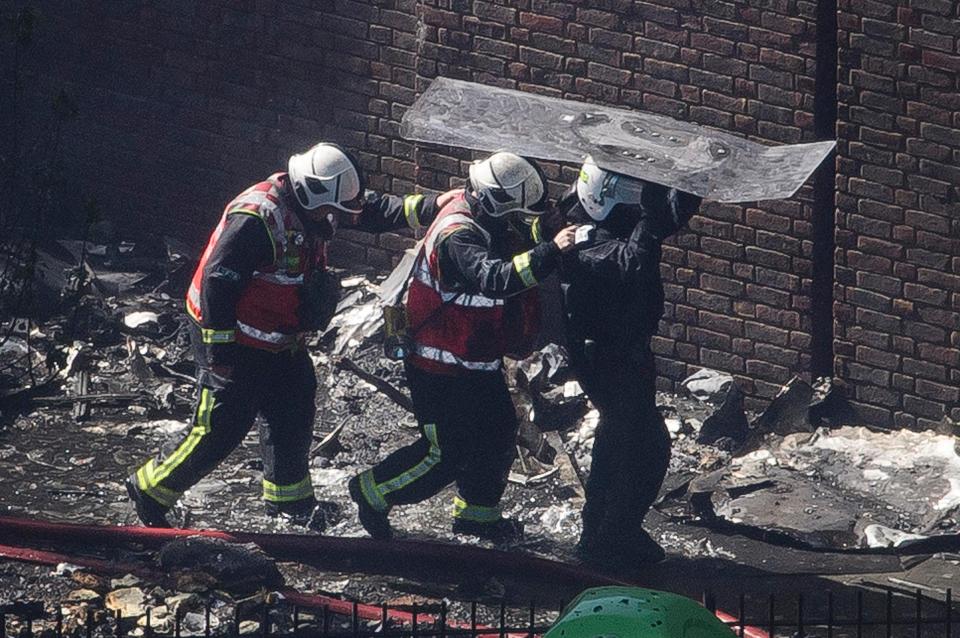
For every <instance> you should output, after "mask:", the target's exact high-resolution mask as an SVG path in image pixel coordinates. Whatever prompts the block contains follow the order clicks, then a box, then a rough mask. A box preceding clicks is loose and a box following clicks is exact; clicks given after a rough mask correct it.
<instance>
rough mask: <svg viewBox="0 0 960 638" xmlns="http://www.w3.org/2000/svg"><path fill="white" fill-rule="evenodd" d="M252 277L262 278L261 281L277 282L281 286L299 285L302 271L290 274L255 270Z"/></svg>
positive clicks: (301, 279)
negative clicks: (297, 273)
mask: <svg viewBox="0 0 960 638" xmlns="http://www.w3.org/2000/svg"><path fill="white" fill-rule="evenodd" d="M253 278H254V279H262V280H263V281H269V282H270V283H272V284H279V285H281V286H299V285H300V284H302V283H303V273H300V274H299V275H293V276H291V275H285V274H283V273H279V272H259V271H255V272H254V273H253Z"/></svg>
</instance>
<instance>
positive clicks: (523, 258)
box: [513, 250, 537, 288]
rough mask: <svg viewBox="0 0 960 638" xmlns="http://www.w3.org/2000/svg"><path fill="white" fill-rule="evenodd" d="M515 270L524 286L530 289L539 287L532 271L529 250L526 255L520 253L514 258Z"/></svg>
mask: <svg viewBox="0 0 960 638" xmlns="http://www.w3.org/2000/svg"><path fill="white" fill-rule="evenodd" d="M513 268H514V270H516V271H517V274H518V275H519V276H520V280H521V281H523V285H524V286H526V287H527V288H529V287H530V286H536V285H537V278H536V277H534V276H533V271H532V270H530V251H529V250H528V251H527V252H525V253H520V254H519V255H517V256H516V257H514V258H513Z"/></svg>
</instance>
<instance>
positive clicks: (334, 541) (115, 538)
mask: <svg viewBox="0 0 960 638" xmlns="http://www.w3.org/2000/svg"><path fill="white" fill-rule="evenodd" d="M198 536H200V537H205V538H215V539H221V540H224V541H227V542H234V543H253V544H255V545H257V546H258V547H259V548H260V549H261V550H263V551H264V552H265V553H267V554H269V555H271V556H272V557H273V558H275V559H277V560H285V561H292V562H297V563H303V564H309V565H313V566H315V567H319V568H322V569H335V570H353V571H369V572H372V573H389V572H390V571H391V570H390V569H388V568H387V567H388V566H391V565H392V566H393V569H392V571H394V572H397V573H405V572H406V571H407V570H409V568H410V567H417V568H419V569H442V568H443V567H445V566H449V565H451V564H455V565H470V566H471V570H472V571H474V572H483V571H486V572H490V573H491V574H499V575H516V576H523V575H529V574H531V573H535V574H537V575H539V576H541V577H543V578H546V579H549V580H550V581H551V582H555V583H564V584H573V585H577V586H580V587H584V586H588V585H631V583H627V582H624V581H622V580H618V579H615V578H612V577H610V576H607V575H605V574H601V573H598V572H594V571H592V570H588V569H585V568H582V567H579V566H573V565H566V564H563V563H559V562H556V561H551V560H547V559H543V558H537V557H535V556H529V555H525V554H516V553H508V552H504V551H499V550H491V549H486V548H482V547H474V546H466V545H446V544H442V543H432V542H426V541H412V540H400V541H380V540H375V539H369V538H341V537H332V536H318V535H309V536H306V535H296V534H261V533H251V532H223V531H218V530H193V529H163V528H149V527H133V526H108V525H80V524H74V523H55V522H50V521H41V520H33V519H25V518H16V517H9V516H0V540H3V541H5V542H12V543H14V544H21V543H24V542H25V541H27V540H28V539H29V542H31V543H36V542H47V543H58V544H68V545H69V544H86V545H95V546H109V547H115V546H117V545H121V544H137V545H141V546H144V547H151V548H159V547H160V546H162V545H163V544H165V543H167V542H169V541H172V540H175V539H180V538H190V537H198ZM0 556H4V557H7V558H11V559H17V560H24V561H29V562H41V563H44V564H58V563H61V562H67V563H73V564H77V565H80V566H86V567H88V568H89V569H92V570H95V571H101V570H111V571H112V572H115V571H116V570H117V569H121V570H124V569H126V570H127V571H125V572H124V573H136V571H141V572H142V571H144V568H140V567H138V566H136V565H127V564H120V563H111V562H109V561H103V560H98V559H91V558H86V557H77V556H72V555H66V554H58V553H53V552H45V551H41V550H35V549H28V548H24V547H20V546H19V545H18V546H9V545H7V546H4V545H0ZM51 561H53V562H52V563H51ZM151 575H154V576H155V575H156V574H151ZM280 593H281V594H282V595H283V596H284V597H285V598H287V599H288V600H289V601H290V602H291V603H293V604H296V605H300V606H304V607H321V608H322V607H324V606H326V607H327V608H328V609H329V610H330V611H333V612H335V613H353V612H354V609H355V610H356V613H357V614H358V616H359V617H360V618H362V619H364V620H379V619H381V618H382V613H383V609H382V608H381V607H377V606H373V605H360V604H359V603H358V604H357V605H356V607H354V604H353V603H350V602H348V601H344V600H340V599H336V598H331V597H327V596H320V595H314V594H303V593H300V592H296V591H293V590H288V591H284V592H280ZM347 608H349V612H347ZM716 615H717V617H718V618H720V620H723V621H724V622H727V623H730V622H734V621H736V618H735V617H733V616H731V615H729V614H726V613H724V612H722V611H718V612H716ZM388 617H389V618H391V619H393V620H396V621H401V622H411V621H412V614H410V612H405V611H400V610H388ZM420 619H421V620H422V621H423V622H433V621H435V619H434V618H428V617H425V616H424V617H420ZM743 636H744V638H769V636H768V634H767V633H766V632H764V631H763V630H761V629H758V628H756V627H746V628H745V630H744V633H743Z"/></svg>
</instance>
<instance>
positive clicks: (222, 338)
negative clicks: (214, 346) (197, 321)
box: [200, 328, 237, 343]
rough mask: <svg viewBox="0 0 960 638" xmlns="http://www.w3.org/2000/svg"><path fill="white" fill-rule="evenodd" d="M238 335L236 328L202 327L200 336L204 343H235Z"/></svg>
mask: <svg viewBox="0 0 960 638" xmlns="http://www.w3.org/2000/svg"><path fill="white" fill-rule="evenodd" d="M236 336H237V331H236V330H213V329H211V328H201V329H200V337H201V340H202V341H203V343H233V342H234V341H235V340H236Z"/></svg>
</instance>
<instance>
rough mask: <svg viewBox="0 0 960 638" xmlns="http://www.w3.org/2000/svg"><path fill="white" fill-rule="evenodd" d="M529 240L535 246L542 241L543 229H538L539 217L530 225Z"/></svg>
mask: <svg viewBox="0 0 960 638" xmlns="http://www.w3.org/2000/svg"><path fill="white" fill-rule="evenodd" d="M530 238H531V239H533V241H534V243H537V244H539V243H540V242H542V241H543V229H542V228H541V227H540V218H539V217H537V218H536V219H534V220H533V223H532V224H530Z"/></svg>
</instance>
